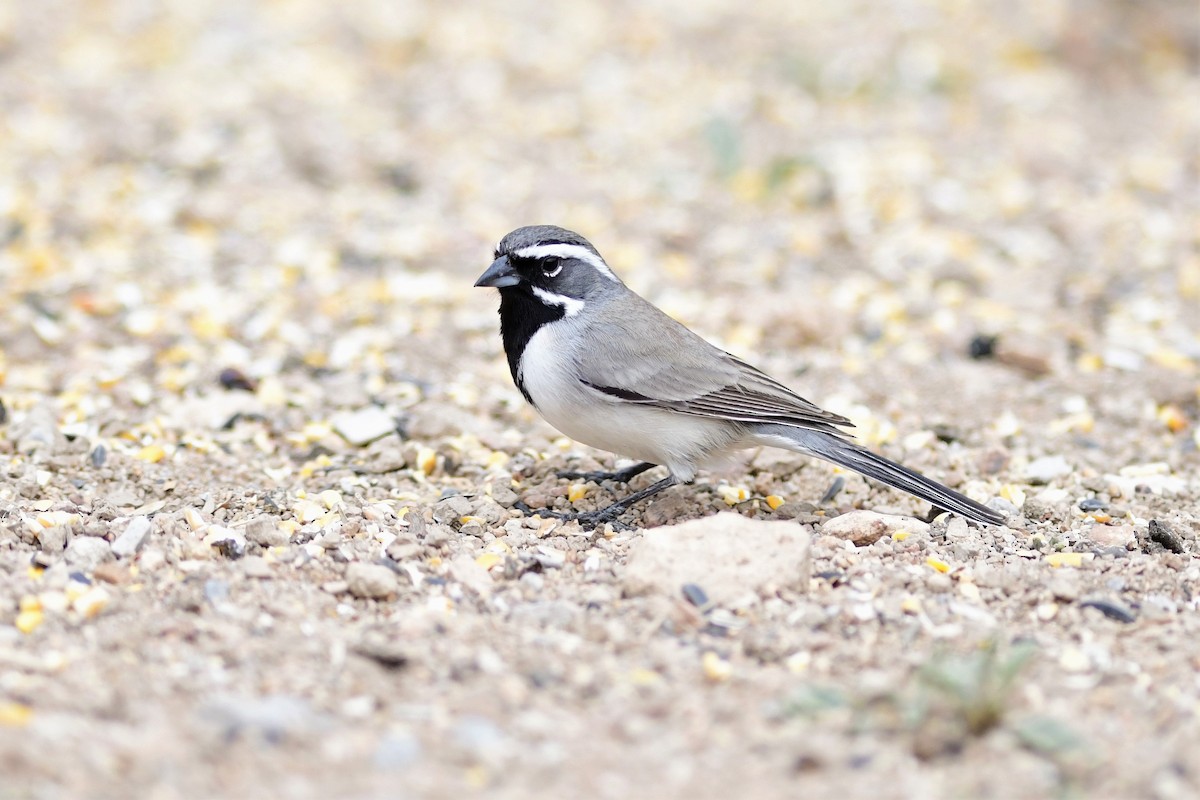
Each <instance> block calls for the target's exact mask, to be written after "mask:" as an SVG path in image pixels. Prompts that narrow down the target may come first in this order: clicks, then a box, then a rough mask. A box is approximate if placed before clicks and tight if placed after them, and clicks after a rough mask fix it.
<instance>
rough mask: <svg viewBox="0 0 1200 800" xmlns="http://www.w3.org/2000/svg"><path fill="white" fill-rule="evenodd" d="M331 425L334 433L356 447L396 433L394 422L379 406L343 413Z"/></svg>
mask: <svg viewBox="0 0 1200 800" xmlns="http://www.w3.org/2000/svg"><path fill="white" fill-rule="evenodd" d="M332 423H333V430H334V432H336V433H337V435H338V436H341V437H342V438H343V439H345V440H346V441H347V442H349V443H350V444H352V445H355V446H356V447H362V446H363V445H367V444H370V443H371V442H373V441H375V440H376V439H382V438H383V437H384V436H387V435H388V434H392V433H395V432H396V420H394V419H392V416H391V415H390V414H388V413H387V412H386V411H384V410H383V409H382V408H380V407H379V406H367V407H366V408H360V409H358V410H357V411H343V412H342V413H340V414H338V415H336V416H335V417H334V418H333V421H332Z"/></svg>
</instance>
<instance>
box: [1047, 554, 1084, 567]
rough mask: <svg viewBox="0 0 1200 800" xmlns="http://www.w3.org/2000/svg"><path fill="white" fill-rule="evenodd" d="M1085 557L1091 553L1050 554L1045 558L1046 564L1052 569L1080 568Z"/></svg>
mask: <svg viewBox="0 0 1200 800" xmlns="http://www.w3.org/2000/svg"><path fill="white" fill-rule="evenodd" d="M1085 555H1087V556H1090V555H1091V553H1050V554H1049V555H1047V556H1046V563H1047V564H1049V565H1050V566H1052V567H1082V566H1083V561H1084V558H1083V557H1084V556H1085Z"/></svg>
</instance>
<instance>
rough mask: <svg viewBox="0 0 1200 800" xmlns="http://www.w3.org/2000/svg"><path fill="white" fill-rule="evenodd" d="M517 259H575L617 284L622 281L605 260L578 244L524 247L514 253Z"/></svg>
mask: <svg viewBox="0 0 1200 800" xmlns="http://www.w3.org/2000/svg"><path fill="white" fill-rule="evenodd" d="M513 255H515V256H516V257H517V258H545V257H546V256H558V257H559V258H575V259H578V260H580V261H583V262H584V263H587V264H591V265H592V267H593V268H594V269H595V270H596V271H597V272H599V273H600V274H601V275H603V276H604V277H606V278H608V279H609V280H610V281H613V282H615V283H620V282H621V279H620V278H618V277H617V276H616V274H615V273H614V272H613V271H612V270H611V269H609V268H608V264H605V263H604V259H602V258H600V256H598V255H596V254H595V253H593V252H592V251H591V250H588V249H587V248H586V247H583V246H582V245H578V244H534V245H530V246H529V247H522V248H521V249H520V250H517V251H515V252H514V253H513Z"/></svg>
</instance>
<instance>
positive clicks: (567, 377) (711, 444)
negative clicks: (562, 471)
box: [521, 323, 736, 481]
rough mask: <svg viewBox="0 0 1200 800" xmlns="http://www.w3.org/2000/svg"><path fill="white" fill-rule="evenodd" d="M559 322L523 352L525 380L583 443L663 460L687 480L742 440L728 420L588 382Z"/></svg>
mask: <svg viewBox="0 0 1200 800" xmlns="http://www.w3.org/2000/svg"><path fill="white" fill-rule="evenodd" d="M562 333H563V330H562V328H560V327H559V325H558V324H557V323H551V324H549V325H545V326H543V327H542V328H541V329H539V330H538V332H537V333H535V334H534V335H533V337H532V338H531V339H530V340H529V343H528V344H527V345H526V346H525V352H524V353H523V354H522V356H521V380H522V382H523V383H524V385H525V391H527V392H529V396H530V397H532V398H533V402H534V406H535V407H536V408H537V410H538V412H539V413H540V414H541V415H542V417H543V418H544V419H545V420H546V421H547V422H549V423H550V424H551V425H553V426H554V427H555V428H557V429H558V430H560V431H562V432H563V433H564V434H566V435H567V436H569V437H571V438H572V439H574V440H575V441H577V442H582V443H583V444H586V445H589V446H591V447H596V448H599V449H601V450H608V451H609V452H612V453H617V454H618V455H622V456H626V457H628V458H634V459H637V460H639V461H650V462H652V463H655V464H662V465H664V466H666V467H667V468H668V469H670V470H671V473H672V474H673V475H675V477H677V478H679V479H680V480H681V481H690V480H691V479H692V478H693V477H694V476H695V473H696V468H697V467H698V466H699V465H700V464H702V463H704V462H706V461H708V460H710V459H712V458H715V457H718V456H719V455H720V454H722V453H723V452H724V451H725V450H726V449H727V448H728V447H729V446H730V445H731V444H733V440H734V439H735V438H736V434H735V433H734V432H733V431H732V430H730V428H729V426H728V424H727V423H725V422H723V421H721V420H715V419H709V418H705V417H695V416H690V415H687V414H679V413H675V412H671V411H666V410H663V409H657V408H650V407H647V406H638V405H635V404H633V403H628V402H624V401H621V400H618V399H616V398H612V397H609V396H607V395H605V394H603V393H601V392H598V391H596V390H595V389H591V388H589V387H587V386H585V385H584V384H583V383H582V382H580V380H579V378H578V376H577V375H576V373H575V372H574V371H573V370H572V358H571V350H570V347H569V345H567V346H564V345H565V344H566V343H565V342H563V341H562V340H561V338H562V337H561V334H562Z"/></svg>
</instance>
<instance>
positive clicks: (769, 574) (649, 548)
mask: <svg viewBox="0 0 1200 800" xmlns="http://www.w3.org/2000/svg"><path fill="white" fill-rule="evenodd" d="M810 544H811V537H810V535H809V532H808V530H807V529H806V528H803V527H801V526H799V525H796V524H794V523H790V522H775V521H769V522H768V521H763V520H753V519H748V518H746V517H743V516H741V515H740V514H735V513H732V512H722V513H720V514H717V515H716V516H712V517H705V518H703V519H697V520H692V521H690V522H685V523H682V524H680V525H670V526H665V527H661V528H655V529H653V530H652V531H648V532H647V533H646V534H645V536H643V537H642V538H641V539H639V540H637V541H635V542H633V543H632V544H631V545H630V548H629V559H628V564H627V566H626V568H625V573H624V576H623V584H624V589H625V592H626V593H627V594H631V595H636V594H646V593H651V592H657V593H660V594H663V595H665V596H667V597H672V598H674V597H679V596H680V591H681V588H682V586H683V585H684V584H685V583H695V584H698V585H700V586H702V587H704V591H705V592H706V593H707V594H708V596H709V598H710V599H711V600H712V601H713V602H714V603H716V604H717V605H722V606H726V607H736V606H738V605H741V604H742V601H744V600H746V599H747V598H748V597H749V598H752V597H753V596H754V595H756V594H758V595H765V594H769V593H771V592H773V591H774V590H776V589H777V588H789V589H792V590H795V591H799V592H804V591H807V589H808V578H809V573H810V571H811V557H810Z"/></svg>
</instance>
